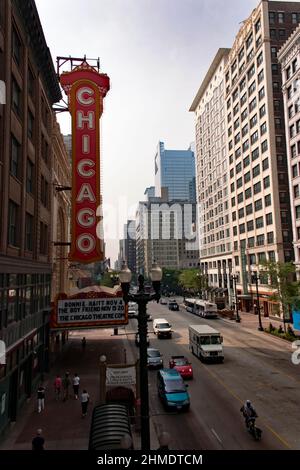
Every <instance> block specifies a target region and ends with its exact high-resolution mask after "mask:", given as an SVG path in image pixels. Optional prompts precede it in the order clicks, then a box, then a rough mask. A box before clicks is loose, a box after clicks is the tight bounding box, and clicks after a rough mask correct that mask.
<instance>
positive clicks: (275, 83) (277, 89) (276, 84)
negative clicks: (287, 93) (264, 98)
mask: <svg viewBox="0 0 300 470" xmlns="http://www.w3.org/2000/svg"><path fill="white" fill-rule="evenodd" d="M273 91H274V93H278V92H279V91H280V86H279V83H278V82H273ZM259 99H261V98H259Z"/></svg>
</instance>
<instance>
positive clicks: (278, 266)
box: [261, 261, 300, 328]
mask: <svg viewBox="0 0 300 470" xmlns="http://www.w3.org/2000/svg"><path fill="white" fill-rule="evenodd" d="M261 268H262V269H261V270H262V272H263V274H265V275H267V276H268V278H269V282H270V286H271V287H272V289H273V290H274V292H273V294H272V296H271V300H274V301H275V302H278V303H279V304H280V306H281V309H282V314H283V321H284V328H285V321H286V320H287V319H289V318H290V317H291V310H292V308H296V309H300V281H298V280H297V279H296V268H295V265H294V264H293V263H292V262H288V263H281V262H277V261H265V262H263V263H262V264H261Z"/></svg>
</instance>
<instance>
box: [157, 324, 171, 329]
mask: <svg viewBox="0 0 300 470" xmlns="http://www.w3.org/2000/svg"><path fill="white" fill-rule="evenodd" d="M157 327H158V328H159V329H160V330H165V329H167V328H170V325H169V323H159V324H158V325H157Z"/></svg>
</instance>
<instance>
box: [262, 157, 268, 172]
mask: <svg viewBox="0 0 300 470" xmlns="http://www.w3.org/2000/svg"><path fill="white" fill-rule="evenodd" d="M268 168H269V159H268V158H265V159H264V160H263V161H262V169H263V171H265V170H267V169H268Z"/></svg>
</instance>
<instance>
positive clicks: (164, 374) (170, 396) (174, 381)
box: [157, 369, 190, 411]
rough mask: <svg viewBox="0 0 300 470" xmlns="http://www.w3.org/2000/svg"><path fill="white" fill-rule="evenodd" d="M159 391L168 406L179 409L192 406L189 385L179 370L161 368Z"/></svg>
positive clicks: (158, 379) (159, 372)
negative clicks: (188, 390)
mask: <svg viewBox="0 0 300 470" xmlns="http://www.w3.org/2000/svg"><path fill="white" fill-rule="evenodd" d="M157 391H158V395H159V397H160V399H161V401H162V403H163V405H164V406H165V407H166V408H171V409H175V410H178V411H179V410H183V409H186V410H188V409H189V408H190V396H189V394H188V392H187V385H186V384H185V383H184V381H183V379H182V377H181V375H180V374H179V372H178V371H177V370H175V369H161V370H160V371H158V372H157Z"/></svg>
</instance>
